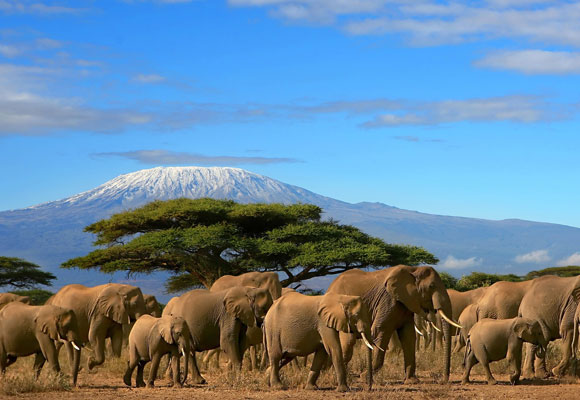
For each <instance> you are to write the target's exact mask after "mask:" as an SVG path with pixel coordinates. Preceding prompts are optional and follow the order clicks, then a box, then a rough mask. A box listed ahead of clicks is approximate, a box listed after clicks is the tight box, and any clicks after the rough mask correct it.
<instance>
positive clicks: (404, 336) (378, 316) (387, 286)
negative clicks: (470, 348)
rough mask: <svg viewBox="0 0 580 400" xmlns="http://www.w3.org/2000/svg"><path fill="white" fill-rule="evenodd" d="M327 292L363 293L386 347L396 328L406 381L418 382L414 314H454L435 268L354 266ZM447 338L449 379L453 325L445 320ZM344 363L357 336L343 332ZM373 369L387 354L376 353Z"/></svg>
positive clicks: (376, 334)
mask: <svg viewBox="0 0 580 400" xmlns="http://www.w3.org/2000/svg"><path fill="white" fill-rule="evenodd" d="M328 293H338V294H347V295H352V296H360V297H361V298H362V299H363V302H364V303H365V305H366V306H367V307H368V308H369V311H370V313H371V318H372V328H371V329H372V334H373V338H374V341H375V343H376V344H378V345H379V346H380V347H381V348H383V349H386V348H387V345H388V343H389V340H390V338H391V335H392V333H393V332H394V331H397V333H398V335H399V339H400V341H401V345H402V348H403V358H404V362H405V382H406V383H413V382H416V381H417V378H416V376H415V327H414V316H413V314H414V313H415V314H419V315H422V316H424V315H425V313H427V312H429V311H433V312H436V311H438V310H441V311H443V312H444V313H445V314H446V315H447V316H450V315H451V301H450V300H449V295H448V294H447V289H446V288H445V285H444V284H443V281H442V280H441V277H440V276H439V274H438V273H437V272H436V271H435V270H434V269H433V268H432V267H409V266H405V265H398V266H396V267H391V268H386V269H383V270H379V271H372V272H365V271H361V270H358V269H353V270H350V271H347V272H343V273H342V274H340V275H339V276H338V277H337V278H336V279H335V280H334V282H332V283H331V285H330V287H329V288H328ZM443 333H444V337H445V344H444V357H445V367H444V368H445V372H444V380H445V381H447V380H448V379H449V370H450V357H451V340H450V325H449V324H448V323H447V322H444V323H443ZM340 338H341V343H342V350H343V354H344V360H345V362H347V363H348V362H349V361H350V359H351V357H352V352H353V348H354V344H355V342H356V336H355V335H354V334H348V333H342V332H341V333H340ZM373 357H374V361H373V369H374V370H375V371H376V370H378V369H379V368H381V367H382V365H383V363H384V358H385V353H384V352H383V351H380V350H376V349H375V352H374V356H373Z"/></svg>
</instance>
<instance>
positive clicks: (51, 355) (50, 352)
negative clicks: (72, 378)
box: [39, 338, 60, 373]
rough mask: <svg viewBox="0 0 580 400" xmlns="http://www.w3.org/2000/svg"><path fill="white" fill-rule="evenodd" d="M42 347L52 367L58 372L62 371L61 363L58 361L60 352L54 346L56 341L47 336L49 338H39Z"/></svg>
mask: <svg viewBox="0 0 580 400" xmlns="http://www.w3.org/2000/svg"><path fill="white" fill-rule="evenodd" d="M39 344H40V349H41V351H42V355H43V357H44V358H45V359H46V360H47V361H48V365H50V368H52V370H53V371H54V372H56V373H59V372H60V364H59V363H58V352H57V351H56V347H55V346H54V341H52V339H50V338H47V340H39Z"/></svg>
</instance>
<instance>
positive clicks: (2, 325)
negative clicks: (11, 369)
mask: <svg viewBox="0 0 580 400" xmlns="http://www.w3.org/2000/svg"><path fill="white" fill-rule="evenodd" d="M58 341H61V342H67V343H71V345H72V346H74V347H75V354H74V362H73V364H71V368H72V379H73V385H76V383H77V375H78V369H79V362H80V357H81V349H80V347H78V346H79V345H82V341H81V340H80V338H79V331H78V323H77V319H76V316H75V314H74V312H73V311H72V310H69V309H65V308H62V307H57V306H53V305H43V306H30V305H28V304H23V303H20V302H12V304H9V305H7V306H6V307H4V308H3V309H2V311H0V372H2V374H4V372H5V371H6V367H7V366H9V365H10V364H12V363H14V362H15V361H16V359H17V358H18V357H25V356H29V355H32V354H34V355H35V358H34V366H33V368H34V371H35V373H36V377H37V378H38V376H39V374H40V371H41V369H42V366H43V365H44V363H45V362H46V361H48V364H49V365H50V367H51V368H52V370H53V371H54V372H57V373H58V372H60V364H59V362H58V351H57V349H56V346H55V342H58ZM75 342H76V343H78V345H77V344H76V343H75Z"/></svg>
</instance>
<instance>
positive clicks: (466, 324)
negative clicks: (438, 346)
mask: <svg viewBox="0 0 580 400" xmlns="http://www.w3.org/2000/svg"><path fill="white" fill-rule="evenodd" d="M458 322H459V325H461V326H462V328H461V332H460V333H459V338H458V340H457V344H456V346H455V349H454V351H457V352H458V351H459V350H461V349H462V348H463V347H464V346H465V344H466V343H467V337H468V335H469V331H471V328H472V327H473V325H475V323H476V322H477V305H475V304H470V305H468V306H467V307H465V309H464V310H463V312H462V313H461V315H460V316H459V321H458Z"/></svg>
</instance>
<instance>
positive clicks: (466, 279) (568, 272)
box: [439, 266, 580, 292]
mask: <svg viewBox="0 0 580 400" xmlns="http://www.w3.org/2000/svg"><path fill="white" fill-rule="evenodd" d="M439 275H440V276H441V279H442V280H443V283H444V284H445V287H446V288H447V289H455V290H458V291H460V292H465V291H468V290H472V289H476V288H478V287H483V286H491V285H493V284H494V283H496V282H499V281H509V282H521V281H526V280H530V279H534V278H538V277H540V276H544V275H557V276H562V277H569V276H577V275H580V267H579V266H568V267H552V268H546V269H542V270H539V271H531V272H529V273H528V274H526V275H524V276H518V275H514V274H507V275H497V274H487V273H484V272H472V273H471V274H469V275H463V276H462V277H461V278H460V279H456V278H454V277H453V276H451V275H450V274H448V273H447V272H440V273H439Z"/></svg>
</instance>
